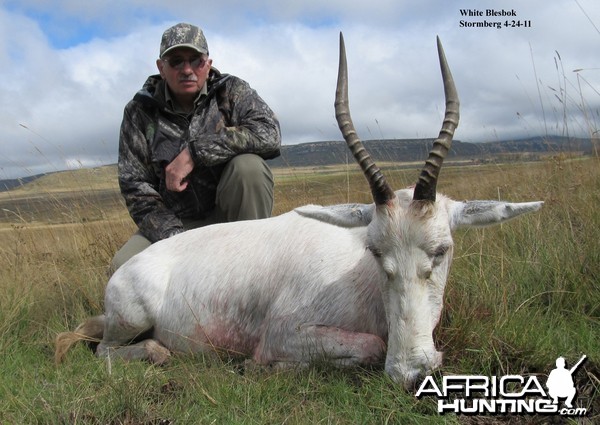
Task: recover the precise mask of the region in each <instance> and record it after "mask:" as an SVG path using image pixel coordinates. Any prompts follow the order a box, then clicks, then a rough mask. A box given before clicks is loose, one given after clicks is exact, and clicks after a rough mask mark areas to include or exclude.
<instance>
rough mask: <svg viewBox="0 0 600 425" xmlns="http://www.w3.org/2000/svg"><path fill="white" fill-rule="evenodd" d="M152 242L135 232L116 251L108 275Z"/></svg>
mask: <svg viewBox="0 0 600 425" xmlns="http://www.w3.org/2000/svg"><path fill="white" fill-rule="evenodd" d="M151 244H152V243H151V242H150V241H149V240H148V239H146V238H145V237H144V236H142V234H141V233H140V232H136V233H135V234H134V235H133V236H131V238H130V239H129V240H128V241H127V242H126V243H125V245H123V246H122V247H121V249H119V250H118V251H117V253H116V254H115V255H114V257H113V258H112V261H111V263H110V269H109V275H112V274H113V273H114V272H115V271H117V269H118V268H119V267H121V266H122V265H123V264H125V263H126V262H127V261H128V260H129V259H130V258H131V257H133V256H134V255H136V254H138V253H140V252H142V251H143V250H144V249H146V248H148V247H149V246H150V245H151Z"/></svg>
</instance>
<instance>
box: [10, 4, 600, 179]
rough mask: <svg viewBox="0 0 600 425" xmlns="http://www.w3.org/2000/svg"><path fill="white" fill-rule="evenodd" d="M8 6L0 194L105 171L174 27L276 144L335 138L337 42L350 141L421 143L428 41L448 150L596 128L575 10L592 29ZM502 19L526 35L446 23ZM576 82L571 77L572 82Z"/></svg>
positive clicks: (592, 9) (427, 120)
mask: <svg viewBox="0 0 600 425" xmlns="http://www.w3.org/2000/svg"><path fill="white" fill-rule="evenodd" d="M8 4H9V6H10V8H9V7H6V8H4V9H0V59H2V63H3V68H2V71H1V72H2V75H1V76H0V77H1V78H0V128H2V132H1V133H0V146H1V147H2V153H3V155H2V158H0V178H4V177H14V176H17V175H24V174H29V173H31V172H37V171H43V170H54V169H61V168H64V167H66V166H69V165H70V164H100V163H106V162H114V161H116V152H117V138H118V130H119V125H120V120H121V116H122V111H123V107H124V106H125V104H126V102H127V101H128V100H129V99H130V98H131V97H132V96H133V94H134V93H135V92H136V91H137V90H138V89H139V88H140V87H141V85H142V84H143V82H144V80H145V79H146V77H147V76H148V75H149V74H151V73H155V72H156V71H155V64H154V61H155V58H156V56H157V51H158V44H159V41H160V36H161V34H162V31H163V30H164V29H165V28H166V27H167V26H168V25H170V24H172V23H175V22H177V21H180V20H181V21H188V22H193V23H197V24H199V25H201V26H202V27H203V28H204V30H205V33H206V35H207V38H208V42H209V46H210V50H211V56H212V57H213V59H214V65H215V66H216V67H217V68H219V69H220V70H221V71H223V72H227V73H232V74H235V75H238V76H239V77H241V78H244V79H245V80H247V81H248V82H249V83H250V84H251V85H252V86H253V87H254V88H255V89H256V90H257V91H258V92H259V94H260V95H261V96H262V97H263V98H264V99H265V100H266V101H267V102H268V103H269V104H270V105H271V106H272V108H273V109H274V110H275V111H276V113H277V115H278V116H279V118H280V121H281V125H282V131H283V135H284V143H297V142H305V141H314V140H327V139H339V138H340V136H339V130H338V129H337V127H336V123H335V117H334V113H333V97H334V92H335V80H336V72H337V55H338V33H339V31H340V30H342V31H344V35H345V38H346V47H347V52H348V60H349V72H350V101H351V108H352V114H353V118H354V121H355V124H356V127H357V129H358V131H359V133H360V134H361V135H362V137H363V138H379V137H389V138H391V137H434V136H435V135H437V131H438V129H439V126H440V123H441V118H442V115H443V92H442V86H441V77H440V75H439V68H438V64H437V56H436V52H435V36H436V35H440V37H441V38H442V41H443V42H444V47H445V49H446V55H447V57H448V61H449V63H450V66H451V68H452V71H453V74H454V77H455V80H456V83H457V86H458V89H459V94H460V98H461V108H462V109H461V112H462V117H461V124H460V127H459V129H458V131H457V138H459V139H462V140H467V141H479V140H488V139H502V138H507V137H518V136H532V135H539V134H541V133H543V132H544V131H546V128H548V131H549V132H552V133H556V132H561V131H564V130H565V127H566V126H568V128H569V131H574V132H578V134H583V133H584V132H585V131H586V129H587V126H588V123H589V122H590V121H589V119H588V120H587V121H586V119H585V117H583V115H582V114H581V113H580V112H579V110H580V109H585V110H586V112H590V115H591V116H597V110H598V107H599V106H600V94H599V91H600V70H598V68H600V64H599V63H598V60H597V58H596V57H595V56H594V55H593V54H590V52H593V51H595V50H597V45H598V41H599V40H600V34H599V33H598V31H597V30H596V29H595V28H594V26H593V25H592V24H591V23H590V21H589V19H588V17H586V16H585V15H584V13H583V12H582V10H581V9H580V7H579V6H578V4H579V5H581V7H582V8H583V9H584V10H585V12H586V13H587V15H588V16H589V18H590V19H591V20H592V21H593V22H595V24H596V25H600V4H598V3H597V2H595V1H593V0H578V3H576V2H575V1H574V0H561V1H555V2H550V3H548V2H546V1H541V0H535V1H529V2H526V3H525V2H521V3H519V4H515V3H514V2H507V1H497V0H494V1H492V0H486V1H475V0H467V1H465V2H462V3H461V4H455V3H453V2H443V1H440V0H427V1H422V2H398V1H393V0H387V1H386V0H375V1H372V2H347V1H345V0H335V1H331V2H326V3H325V4H324V3H323V2H322V1H316V0H308V1H302V2H299V1H295V2H294V1H293V2H285V3H282V2H279V1H274V0H264V1H260V2H253V4H252V5H249V4H248V3H247V2H242V1H239V0H238V1H233V0H224V1H221V2H218V3H215V2H212V3H211V2H208V3H206V2H205V3H204V4H203V5H202V7H198V3H197V2H195V1H194V2H192V1H188V0H183V1H173V2H169V4H168V5H166V4H164V2H162V1H158V0H150V1H147V0H146V1H143V2H142V1H141V0H140V1H136V2H117V1H104V2H97V3H95V4H96V6H94V7H91V6H90V7H88V6H86V7H85V8H82V7H81V3H80V2H75V1H70V0H64V1H56V2H37V1H33V0H32V1H27V0H25V1H21V2H19V3H17V2H8ZM502 7H504V8H505V9H513V8H516V10H517V13H518V17H517V19H520V20H522V21H524V20H527V21H531V28H502V29H499V30H498V29H492V28H460V27H459V21H460V20H461V19H470V20H477V19H479V20H482V19H488V20H492V19H493V20H498V19H497V18H461V16H460V11H459V9H461V8H465V9H483V10H485V9H487V8H495V9H499V8H502ZM28 11H35V12H36V13H29V12H28ZM92 12H93V13H92ZM28 15H30V16H47V18H46V20H44V21H40V20H36V19H33V18H30V17H28ZM163 16H164V18H162V17H163ZM502 20H504V19H502ZM71 21H72V22H73V25H72V26H70V25H65V26H64V28H62V29H61V33H60V34H57V31H59V30H58V29H57V28H59V27H60V24H64V23H65V22H71ZM88 27H89V28H96V29H97V28H101V31H98V32H97V33H93V34H91V35H90V34H86V37H84V38H82V41H81V42H79V43H74V44H73V43H71V46H70V47H68V48H66V49H64V48H58V47H53V46H55V45H56V41H55V39H56V38H59V39H60V40H68V39H70V38H71V39H72V38H73V37H75V35H73V34H69V31H70V28H77V29H78V31H83V30H85V29H86V28H88ZM575 29H576V30H575ZM73 31H74V30H73ZM557 52H558V53H557ZM558 55H560V59H559V56H558ZM576 68H584V69H585V70H584V71H581V72H580V73H579V74H577V73H573V72H572V71H573V70H574V69H576ZM536 77H537V78H536ZM565 89H566V91H565ZM556 96H558V98H560V99H561V100H562V101H563V103H561V102H560V101H559V100H558V99H557V97H556ZM584 103H585V104H584ZM583 104H584V107H582V105H583ZM565 108H566V109H567V112H568V116H569V119H570V121H569V122H568V123H566V124H565V121H564V119H563V115H564V114H563V113H564V111H565ZM22 125H24V126H25V127H23V126H22ZM592 125H596V123H592Z"/></svg>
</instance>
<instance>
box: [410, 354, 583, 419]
mask: <svg viewBox="0 0 600 425" xmlns="http://www.w3.org/2000/svg"><path fill="white" fill-rule="evenodd" d="M586 358H587V356H585V355H584V356H582V357H581V358H580V359H579V361H578V362H577V363H576V364H575V366H573V367H572V368H571V369H567V368H566V360H565V359H564V357H559V358H557V359H556V369H553V370H552V371H551V372H550V374H549V375H548V379H547V380H546V385H545V386H543V385H542V384H541V382H540V379H538V377H537V376H536V375H530V376H521V375H505V376H479V375H451V376H444V377H442V381H441V383H439V384H438V383H436V382H435V380H434V379H433V377H432V376H427V377H426V378H425V380H424V381H423V382H422V383H421V385H420V387H419V389H418V390H417V393H416V394H415V396H416V397H417V398H420V397H423V396H425V395H430V396H436V397H437V399H438V413H440V414H444V413H457V414H465V415H489V414H492V415H495V414H517V415H520V414H544V415H557V414H558V415H562V416H585V415H587V413H588V412H587V408H585V407H574V406H573V401H574V400H575V396H576V395H577V389H576V388H575V385H574V382H573V376H574V374H575V373H576V372H577V369H579V367H580V366H581V365H582V364H583V362H584V361H585V360H586ZM542 382H543V379H542ZM545 388H547V390H546V389H545ZM561 399H562V400H564V406H562V405H561V404H560V400H561Z"/></svg>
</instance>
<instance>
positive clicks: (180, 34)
mask: <svg viewBox="0 0 600 425" xmlns="http://www.w3.org/2000/svg"><path fill="white" fill-rule="evenodd" d="M178 47H189V48H191V49H194V50H196V51H197V52H199V53H203V54H205V55H208V44H207V43H206V38H205V37H204V34H203V33H202V30H201V29H200V28H198V27H197V26H194V25H191V24H185V23H180V24H177V25H174V26H172V27H171V28H169V29H167V30H166V31H165V32H164V33H163V36H162V40H161V41H160V56H159V57H161V58H162V57H164V56H165V55H166V54H167V53H168V52H170V51H171V50H173V49H176V48H178Z"/></svg>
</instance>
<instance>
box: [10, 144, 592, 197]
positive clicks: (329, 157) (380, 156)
mask: <svg viewBox="0 0 600 425" xmlns="http://www.w3.org/2000/svg"><path fill="white" fill-rule="evenodd" d="M432 143H433V139H386V140H366V141H364V145H365V147H366V149H367V150H368V151H369V152H370V153H371V155H372V157H373V158H374V159H375V161H385V162H398V163H408V162H414V161H424V160H425V158H426V157H427V153H428V152H429V149H430V148H431V145H432ZM596 149H598V146H597V147H596ZM593 150H594V147H593V145H592V141H591V140H590V139H577V138H567V137H561V136H550V137H532V138H528V139H519V140H503V141H496V142H487V143H468V142H461V141H460V140H454V141H453V142H452V149H451V151H450V153H449V155H448V159H450V160H452V159H454V160H457V159H460V160H469V161H473V162H489V161H491V160H507V159H508V160H510V159H519V157H522V156H524V155H527V157H528V158H530V159H536V157H538V156H540V155H542V154H557V153H565V152H573V153H577V154H591V153H592V151H593ZM349 155H350V153H349V151H348V148H347V147H346V144H345V142H344V141H342V140H336V141H322V142H311V143H301V144H297V145H284V146H282V148H281V156H280V157H278V158H275V159H273V160H270V161H269V164H270V165H271V166H272V167H274V168H276V167H310V166H325V165H336V164H345V163H347V162H351V161H352V159H351V158H350V156H349ZM76 171H77V170H76ZM38 180H39V181H38ZM73 180H76V181H77V183H78V184H77V185H76V186H78V187H81V184H82V182H83V184H84V185H89V186H90V189H96V190H97V189H109V188H114V187H116V186H115V185H116V167H115V166H114V165H112V166H105V167H98V168H94V169H90V170H88V171H87V172H84V173H83V174H80V173H78V172H53V173H47V174H39V175H36V176H30V177H24V178H20V179H12V180H0V192H4V191H7V190H12V189H15V188H20V189H21V188H22V189H24V190H33V189H34V188H35V187H36V181H37V183H38V184H42V185H43V186H44V187H47V188H48V187H54V188H55V190H65V189H66V190H68V188H70V187H73V184H72V183H73ZM20 189H19V190H20Z"/></svg>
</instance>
